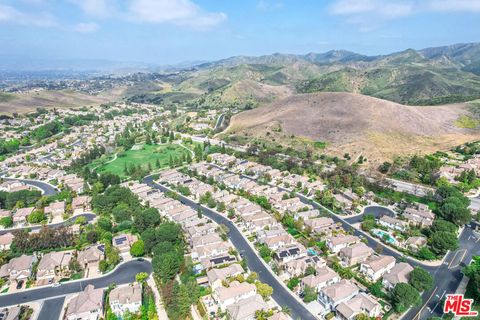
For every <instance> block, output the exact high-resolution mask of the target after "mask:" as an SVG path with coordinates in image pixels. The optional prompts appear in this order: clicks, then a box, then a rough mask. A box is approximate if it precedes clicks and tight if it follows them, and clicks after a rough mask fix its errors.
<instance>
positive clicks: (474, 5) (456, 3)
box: [427, 0, 480, 12]
mask: <svg viewBox="0 0 480 320" xmlns="http://www.w3.org/2000/svg"><path fill="white" fill-rule="evenodd" d="M427 7H428V8H429V9H431V10H434V11H445V12H449V11H465V12H480V0H430V1H428V5H427Z"/></svg>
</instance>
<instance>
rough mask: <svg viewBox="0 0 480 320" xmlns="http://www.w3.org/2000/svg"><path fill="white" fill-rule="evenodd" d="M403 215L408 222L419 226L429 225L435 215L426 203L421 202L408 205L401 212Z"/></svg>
mask: <svg viewBox="0 0 480 320" xmlns="http://www.w3.org/2000/svg"><path fill="white" fill-rule="evenodd" d="M403 216H404V217H405V219H407V220H408V222H409V223H411V224H413V225H415V226H419V227H421V228H425V227H430V226H431V225H432V224H433V220H434V219H435V215H434V214H433V212H432V210H430V209H429V208H428V206H427V205H425V204H423V203H417V205H416V208H415V207H408V208H406V209H405V211H404V212H403Z"/></svg>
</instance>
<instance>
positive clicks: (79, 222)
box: [75, 216, 87, 225]
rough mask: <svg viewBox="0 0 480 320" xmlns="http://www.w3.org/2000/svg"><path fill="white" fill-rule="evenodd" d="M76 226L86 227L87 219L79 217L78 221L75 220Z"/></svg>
mask: <svg viewBox="0 0 480 320" xmlns="http://www.w3.org/2000/svg"><path fill="white" fill-rule="evenodd" d="M75 224H79V225H85V224H87V218H86V217H84V216H81V217H78V218H77V219H75Z"/></svg>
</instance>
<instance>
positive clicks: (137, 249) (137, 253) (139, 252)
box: [130, 240, 145, 257]
mask: <svg viewBox="0 0 480 320" xmlns="http://www.w3.org/2000/svg"><path fill="white" fill-rule="evenodd" d="M130 254H131V255H132V256H134V257H141V256H143V255H144V254H145V245H144V243H143V241H142V240H137V241H135V242H134V243H133V244H132V247H131V248H130Z"/></svg>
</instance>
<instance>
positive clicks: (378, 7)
mask: <svg viewBox="0 0 480 320" xmlns="http://www.w3.org/2000/svg"><path fill="white" fill-rule="evenodd" d="M413 8H414V5H413V3H412V2H410V1H385V0H338V1H336V2H335V3H334V4H333V5H332V6H331V8H330V12H331V13H332V14H336V15H346V16H349V15H366V14H369V15H374V16H377V17H379V18H387V19H388V18H396V17H401V16H406V15H409V14H411V13H412V11H413Z"/></svg>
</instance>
